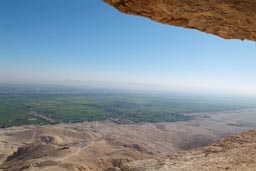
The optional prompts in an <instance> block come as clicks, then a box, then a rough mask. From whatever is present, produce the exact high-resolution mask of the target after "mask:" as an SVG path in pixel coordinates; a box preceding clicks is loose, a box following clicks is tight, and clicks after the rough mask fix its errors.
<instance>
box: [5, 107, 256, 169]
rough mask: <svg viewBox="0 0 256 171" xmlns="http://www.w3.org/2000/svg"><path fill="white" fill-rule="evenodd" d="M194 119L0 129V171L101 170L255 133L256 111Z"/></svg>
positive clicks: (197, 116)
mask: <svg viewBox="0 0 256 171" xmlns="http://www.w3.org/2000/svg"><path fill="white" fill-rule="evenodd" d="M192 115H193V116H195V119H194V120H192V121H186V122H171V123H140V124H116V123H113V122H110V121H104V122H84V123H77V124H59V125H44V126H21V127H11V128H5V129H0V161H1V163H2V165H1V166H0V170H8V171H9V170H10V171H12V170H31V171H32V170H48V171H61V170H63V171H64V170H104V169H108V168H112V167H115V166H117V167H118V166H120V165H121V164H123V163H126V162H130V161H135V160H140V159H152V158H158V157H165V156H167V155H170V154H174V153H176V152H180V151H184V150H189V149H194V148H197V147H202V146H206V145H209V144H211V143H214V142H216V141H217V140H219V139H221V138H223V137H226V136H229V135H232V134H236V133H240V132H242V131H246V130H249V129H252V128H255V127H256V109H247V110H240V111H227V112H215V113H195V114H192Z"/></svg>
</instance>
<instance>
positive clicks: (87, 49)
mask: <svg viewBox="0 0 256 171" xmlns="http://www.w3.org/2000/svg"><path fill="white" fill-rule="evenodd" d="M255 66H256V43H255V42H249V41H240V40H224V39H221V38H219V37H216V36H212V35H208V34H205V33H202V32H199V31H195V30H189V29H183V28H178V27H172V26H167V25H163V24H159V23H156V22H152V21H150V20H148V19H145V18H142V17H136V16H129V15H125V14H121V13H119V12H118V11H117V10H115V9H113V8H112V7H110V6H108V5H106V4H104V3H102V2H101V1H100V0H1V1H0V81H1V82H61V81H65V80H67V79H72V80H84V81H86V80H95V81H97V80H99V81H118V82H119V81H120V82H129V83H133V82H134V83H146V84H153V85H161V86H162V87H165V88H170V89H175V88H179V89H186V90H187V89H190V90H193V91H194V90H202V91H210V92H211V91H216V90H217V91H224V92H229V91H230V92H242V93H255V94H256V79H255V77H256V67H255Z"/></svg>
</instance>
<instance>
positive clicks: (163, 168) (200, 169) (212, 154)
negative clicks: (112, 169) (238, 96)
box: [121, 130, 256, 171]
mask: <svg viewBox="0 0 256 171" xmlns="http://www.w3.org/2000/svg"><path fill="white" fill-rule="evenodd" d="M255 169H256V130H251V131H248V132H244V133H242V134H239V135H236V136H231V137H228V138H225V139H223V140H221V141H219V142H218V143H215V144H213V145H210V146H208V147H204V148H199V149H195V150H190V151H186V152H181V153H178V154H174V155H170V156H169V157H168V158H167V159H164V160H145V161H135V162H132V163H129V164H125V165H124V166H122V169H121V170H122V171H170V170H171V171H184V170H186V171H227V170H230V171H255Z"/></svg>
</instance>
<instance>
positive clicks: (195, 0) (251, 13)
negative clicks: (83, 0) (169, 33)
mask: <svg viewBox="0 0 256 171" xmlns="http://www.w3.org/2000/svg"><path fill="white" fill-rule="evenodd" d="M103 1H105V2H106V3H108V4H110V5H112V6H113V7H115V8H117V9H118V10H119V11H121V12H124V13H127V14H134V15H139V16H144V17H147V18H149V19H151V20H154V21H157V22H160V23H164V24H169V25H174V26H180V27H185V28H192V29H197V30H200V31H203V32H206V33H210V34H214V35H217V36H220V37H222V38H226V39H241V40H245V39H247V40H252V41H256V0H103Z"/></svg>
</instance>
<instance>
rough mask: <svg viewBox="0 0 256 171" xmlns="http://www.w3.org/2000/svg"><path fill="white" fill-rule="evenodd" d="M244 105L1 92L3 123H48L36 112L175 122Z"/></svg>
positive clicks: (63, 118) (64, 118)
mask: <svg viewBox="0 0 256 171" xmlns="http://www.w3.org/2000/svg"><path fill="white" fill-rule="evenodd" d="M242 107H245V106H241V105H234V104H230V103H225V102H218V103H217V102H215V101H207V100H204V99H201V100H200V99H191V98H181V97H172V96H161V95H150V94H136V93H134V94H133V93H67V94H65V93H64V94H58V93H27V92H26V93H8V94H0V118H1V119H0V126H1V127H9V126H16V125H26V124H48V123H49V122H48V121H46V120H44V119H41V118H38V117H34V116H31V115H30V114H29V113H30V112H31V111H35V112H37V113H39V114H41V115H44V116H48V117H50V118H54V119H56V120H58V121H60V122H82V121H99V120H105V119H107V118H113V119H119V120H122V119H126V120H130V121H132V122H174V121H184V120H190V119H192V118H191V117H189V116H186V115H183V114H184V113H193V112H209V111H221V110H230V109H239V108H242Z"/></svg>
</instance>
